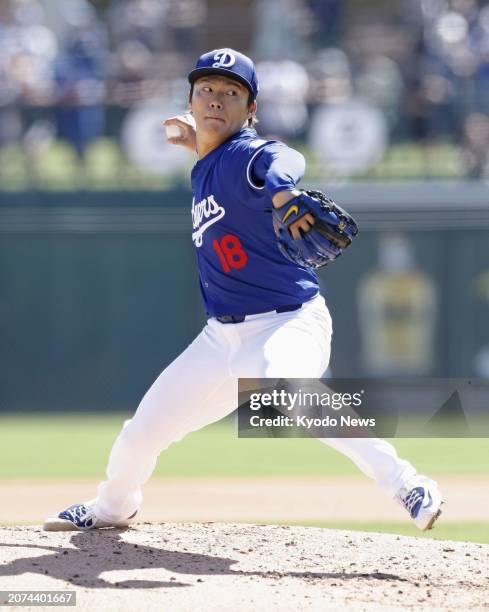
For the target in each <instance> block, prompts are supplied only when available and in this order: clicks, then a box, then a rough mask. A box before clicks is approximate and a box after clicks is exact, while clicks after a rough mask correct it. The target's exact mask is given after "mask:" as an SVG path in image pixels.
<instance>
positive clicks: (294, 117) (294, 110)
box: [256, 60, 309, 138]
mask: <svg viewBox="0 0 489 612" xmlns="http://www.w3.org/2000/svg"><path fill="white" fill-rule="evenodd" d="M256 69H257V73H258V80H259V82H260V100H259V106H258V118H259V120H260V124H259V126H258V127H259V131H260V133H262V134H268V135H271V134H273V135H276V136H280V137H284V138H290V137H293V136H297V135H298V134H299V133H301V132H302V131H303V130H305V127H306V124H307V119H308V115H307V107H306V104H305V100H306V96H307V93H308V89H309V77H308V76H307V72H306V70H305V69H304V68H303V67H302V66H301V65H300V64H298V63H297V62H293V61H291V60H283V61H279V62H260V63H258V64H257V67H256Z"/></svg>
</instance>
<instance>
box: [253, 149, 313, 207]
mask: <svg viewBox="0 0 489 612" xmlns="http://www.w3.org/2000/svg"><path fill="white" fill-rule="evenodd" d="M305 169H306V162H305V159H304V156H303V155H302V154H301V153H299V151H296V150H295V149H291V148H290V147H288V146H287V145H285V144H283V143H280V142H270V143H267V144H265V145H264V146H262V147H260V148H259V149H258V150H257V151H256V153H255V154H254V155H253V156H252V158H251V160H250V163H249V164H248V168H247V173H246V175H247V180H248V183H249V185H250V186H251V187H252V188H253V189H255V190H265V191H266V193H267V195H269V196H270V197H271V198H272V197H273V196H274V195H275V194H276V193H278V192H279V191H286V190H291V189H294V188H295V186H296V185H297V183H298V182H299V181H300V180H301V178H302V177H303V176H304V172H305Z"/></svg>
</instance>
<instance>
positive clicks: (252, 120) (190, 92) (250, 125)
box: [188, 83, 258, 127]
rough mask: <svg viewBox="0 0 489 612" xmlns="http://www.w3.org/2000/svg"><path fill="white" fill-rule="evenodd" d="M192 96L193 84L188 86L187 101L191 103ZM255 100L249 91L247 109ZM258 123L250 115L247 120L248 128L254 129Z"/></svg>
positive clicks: (253, 116)
mask: <svg viewBox="0 0 489 612" xmlns="http://www.w3.org/2000/svg"><path fill="white" fill-rule="evenodd" d="M193 94H194V83H191V84H190V91H189V94H188V101H189V102H191V101H192V96H193ZM254 100H255V98H254V97H253V94H252V93H251V91H248V102H247V105H248V108H249V107H250V106H251V105H252V104H253V102H254ZM257 123H258V119H257V118H256V116H255V115H252V116H251V117H250V118H249V119H248V127H254V126H255V125H256V124H257Z"/></svg>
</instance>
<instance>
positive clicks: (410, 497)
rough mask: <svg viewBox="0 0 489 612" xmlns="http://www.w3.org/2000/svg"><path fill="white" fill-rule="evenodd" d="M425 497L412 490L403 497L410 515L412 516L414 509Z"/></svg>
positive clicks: (416, 490)
mask: <svg viewBox="0 0 489 612" xmlns="http://www.w3.org/2000/svg"><path fill="white" fill-rule="evenodd" d="M423 497H424V495H422V494H421V493H420V492H419V491H418V489H411V491H409V493H408V494H407V495H406V496H405V497H401V501H402V503H403V505H404V507H405V508H406V510H407V511H408V512H409V514H411V515H412V511H413V508H414V507H415V506H416V504H417V503H418V502H419V501H422V500H423Z"/></svg>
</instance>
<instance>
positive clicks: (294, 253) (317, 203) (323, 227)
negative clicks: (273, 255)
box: [272, 190, 358, 268]
mask: <svg viewBox="0 0 489 612" xmlns="http://www.w3.org/2000/svg"><path fill="white" fill-rule="evenodd" d="M307 213H311V214H312V215H313V217H314V219H315V222H314V225H313V226H312V227H311V229H310V230H309V231H308V232H304V231H302V230H300V233H301V238H298V239H297V240H294V239H293V238H292V235H291V233H290V230H289V228H290V226H291V225H292V223H294V222H295V221H297V220H298V219H300V218H301V217H303V216H304V215H305V214H307ZM272 214H273V228H274V230H275V234H276V236H277V241H278V247H279V249H280V251H281V252H282V254H283V255H285V257H287V259H289V260H290V261H292V262H294V263H296V264H298V265H300V266H305V267H308V268H320V267H321V266H325V265H327V264H328V263H330V262H331V261H334V260H335V259H336V258H337V257H339V256H340V255H341V253H342V252H343V250H344V249H346V248H347V247H348V246H350V244H351V241H352V239H353V238H354V237H355V236H356V235H357V234H358V227H357V224H356V222H355V220H354V219H353V217H352V216H351V215H349V214H348V213H347V212H346V211H345V210H343V209H342V208H340V207H339V206H338V205H337V204H335V203H334V202H333V200H331V199H330V198H328V197H327V196H325V195H324V193H322V192H321V191H311V190H307V191H301V193H300V195H298V196H296V197H295V198H293V199H292V200H289V202H287V204H285V206H282V207H281V208H273V210H272Z"/></svg>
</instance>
